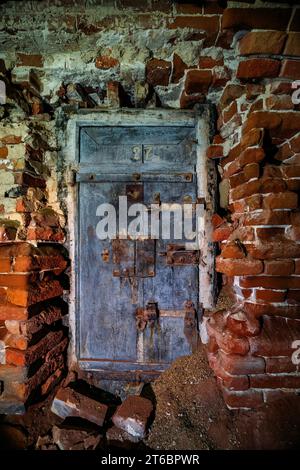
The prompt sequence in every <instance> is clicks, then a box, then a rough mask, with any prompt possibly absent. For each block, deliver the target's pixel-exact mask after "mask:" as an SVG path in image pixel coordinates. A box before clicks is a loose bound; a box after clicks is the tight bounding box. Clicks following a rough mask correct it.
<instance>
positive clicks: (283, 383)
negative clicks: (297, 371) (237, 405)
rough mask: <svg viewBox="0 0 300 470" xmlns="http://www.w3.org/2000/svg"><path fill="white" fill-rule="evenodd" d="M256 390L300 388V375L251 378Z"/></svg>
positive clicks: (251, 384)
mask: <svg viewBox="0 0 300 470" xmlns="http://www.w3.org/2000/svg"><path fill="white" fill-rule="evenodd" d="M250 386H251V387H254V388H300V375H292V374H287V375H283V374H279V375H276V374H257V375H253V376H250Z"/></svg>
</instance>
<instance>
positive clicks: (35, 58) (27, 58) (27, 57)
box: [17, 53, 44, 67]
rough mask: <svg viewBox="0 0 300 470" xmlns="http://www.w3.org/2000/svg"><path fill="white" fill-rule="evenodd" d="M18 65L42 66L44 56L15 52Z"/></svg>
mask: <svg viewBox="0 0 300 470" xmlns="http://www.w3.org/2000/svg"><path fill="white" fill-rule="evenodd" d="M17 57H18V63H17V65H18V66H23V67H43V65H44V58H43V56H41V55H39V54H20V53H18V54H17Z"/></svg>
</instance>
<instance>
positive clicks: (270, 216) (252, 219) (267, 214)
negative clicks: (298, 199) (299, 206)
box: [239, 209, 290, 225]
mask: <svg viewBox="0 0 300 470" xmlns="http://www.w3.org/2000/svg"><path fill="white" fill-rule="evenodd" d="M239 220H240V222H241V223H243V224H245V225H288V224H289V223H290V214H289V212H287V211H276V212H274V211H271V210H267V209H266V210H263V211H262V212H257V213H250V214H245V215H243V216H242V217H241V218H240V217H239Z"/></svg>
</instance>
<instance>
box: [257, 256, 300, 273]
mask: <svg viewBox="0 0 300 470" xmlns="http://www.w3.org/2000/svg"><path fill="white" fill-rule="evenodd" d="M264 266H265V270H264V272H265V273H266V274H271V275H272V276H289V275H290V274H292V273H293V272H294V262H293V260H291V259H282V260H269V261H265V262H264Z"/></svg>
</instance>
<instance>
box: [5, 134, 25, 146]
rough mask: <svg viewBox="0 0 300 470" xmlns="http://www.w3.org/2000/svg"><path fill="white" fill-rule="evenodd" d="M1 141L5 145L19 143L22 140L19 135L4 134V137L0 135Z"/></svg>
mask: <svg viewBox="0 0 300 470" xmlns="http://www.w3.org/2000/svg"><path fill="white" fill-rule="evenodd" d="M0 140H1V142H2V143H3V144H5V145H14V144H20V143H21V142H22V137H21V136H20V135H13V134H10V135H6V136H5V137H2V138H1V139H0Z"/></svg>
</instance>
